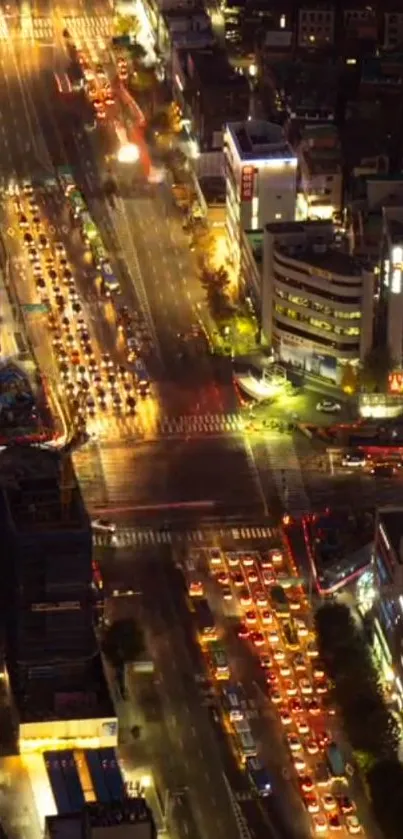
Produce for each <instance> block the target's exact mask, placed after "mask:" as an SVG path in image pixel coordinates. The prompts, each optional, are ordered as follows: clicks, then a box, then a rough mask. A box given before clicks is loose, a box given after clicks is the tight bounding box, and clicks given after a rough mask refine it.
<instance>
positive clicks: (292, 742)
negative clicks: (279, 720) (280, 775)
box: [287, 734, 302, 752]
mask: <svg viewBox="0 0 403 839" xmlns="http://www.w3.org/2000/svg"><path fill="white" fill-rule="evenodd" d="M287 743H288V747H289V749H291V751H292V752H300V751H302V743H301V740H300V739H299V737H297V735H296V734H287Z"/></svg>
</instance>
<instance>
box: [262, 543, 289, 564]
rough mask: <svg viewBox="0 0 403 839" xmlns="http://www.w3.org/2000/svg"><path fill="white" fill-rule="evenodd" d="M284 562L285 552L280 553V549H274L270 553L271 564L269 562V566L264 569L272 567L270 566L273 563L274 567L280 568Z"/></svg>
mask: <svg viewBox="0 0 403 839" xmlns="http://www.w3.org/2000/svg"><path fill="white" fill-rule="evenodd" d="M283 561H284V554H283V552H282V551H280V550H279V549H278V548H272V550H271V551H269V562H268V565H266V566H265V565H263V567H264V568H265V567H266V568H267V567H270V565H271V564H272V563H273V565H277V566H278V565H282V564H283Z"/></svg>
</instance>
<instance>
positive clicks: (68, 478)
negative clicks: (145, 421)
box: [0, 447, 117, 751]
mask: <svg viewBox="0 0 403 839" xmlns="http://www.w3.org/2000/svg"><path fill="white" fill-rule="evenodd" d="M0 473H1V479H0V521H1V528H2V533H3V553H2V555H3V558H4V560H3V561H4V562H5V563H7V571H6V573H4V575H3V576H4V585H3V587H2V591H3V598H4V601H3V609H4V614H5V630H6V663H7V671H8V675H9V679H10V686H11V691H12V695H13V700H14V704H15V708H16V714H17V716H18V725H19V745H20V749H21V751H24V750H33V749H36V748H38V749H40V750H41V749H42V748H43V747H45V746H48V745H49V741H50V742H51V743H55V742H60V741H65V740H66V741H71V740H72V739H74V738H78V739H80V740H91V741H93V740H95V741H96V742H102V743H103V744H105V745H114V744H115V743H116V736H117V731H116V728H117V726H116V715H115V712H114V709H113V706H112V704H111V701H110V698H109V693H108V690H107V686H106V681H105V678H104V674H103V667H102V662H101V658H100V655H99V649H98V643H97V639H96V634H95V625H96V623H97V620H98V617H99V611H100V608H101V609H102V581H101V580H100V578H99V575H98V574H97V573H96V569H94V566H93V563H92V534H91V526H90V522H89V519H88V515H87V513H86V510H85V507H84V504H83V500H82V496H81V493H80V489H79V486H78V484H77V481H76V478H75V475H74V471H73V468H72V465H71V460H70V458H68V457H67V458H61V457H60V456H59V455H58V454H57V453H56V452H51V451H43V450H40V449H34V448H30V447H24V448H14V449H8V450H6V451H4V452H3V453H2V454H1V456H0Z"/></svg>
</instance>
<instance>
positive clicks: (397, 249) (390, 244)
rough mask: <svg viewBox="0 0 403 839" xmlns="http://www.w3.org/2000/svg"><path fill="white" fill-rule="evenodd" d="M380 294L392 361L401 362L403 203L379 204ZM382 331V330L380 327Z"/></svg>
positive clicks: (402, 340) (402, 351) (402, 323)
mask: <svg viewBox="0 0 403 839" xmlns="http://www.w3.org/2000/svg"><path fill="white" fill-rule="evenodd" d="M379 270H380V295H381V301H383V304H384V306H383V310H384V312H385V323H384V324H383V326H384V327H385V326H386V336H387V343H388V346H389V349H390V353H391V356H392V358H393V360H394V363H395V364H396V365H398V366H399V367H401V366H402V364H403V276H402V272H403V205H402V204H400V206H384V207H383V230H382V245H381V259H380V266H379ZM382 331H384V330H382Z"/></svg>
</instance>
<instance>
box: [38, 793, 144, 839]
mask: <svg viewBox="0 0 403 839" xmlns="http://www.w3.org/2000/svg"><path fill="white" fill-rule="evenodd" d="M100 830H102V834H103V836H104V839H108V837H109V836H110V837H111V839H113V837H114V836H115V834H116V831H119V835H120V836H123V834H124V836H125V839H155V836H156V828H155V822H154V818H153V814H152V811H151V809H150V807H149V806H148V804H147V802H146V801H145V799H144V798H140V797H138V798H126V799H125V800H124V801H121V802H112V803H110V804H108V805H103V804H86V806H85V809H84V811H83V812H82V813H71V814H69V815H64V816H47V817H46V820H45V836H46V837H48V839H91V835H92V833H93V831H96V833H97V835H98V834H99V832H100ZM105 831H107V832H105ZM104 834H105V835H104ZM116 835H117V834H116Z"/></svg>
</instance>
